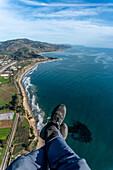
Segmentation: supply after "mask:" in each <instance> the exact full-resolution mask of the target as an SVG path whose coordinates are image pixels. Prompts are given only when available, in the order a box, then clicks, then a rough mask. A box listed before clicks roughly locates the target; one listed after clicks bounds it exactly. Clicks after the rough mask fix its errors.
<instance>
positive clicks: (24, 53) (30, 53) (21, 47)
mask: <svg viewBox="0 0 113 170" xmlns="http://www.w3.org/2000/svg"><path fill="white" fill-rule="evenodd" d="M66 48H70V46H67V45H56V44H49V43H44V42H38V41H32V40H29V39H16V40H9V41H5V42H2V43H0V54H1V55H8V56H9V57H10V58H12V59H14V60H22V59H25V58H43V56H41V55H39V53H42V52H51V51H56V50H62V49H66Z"/></svg>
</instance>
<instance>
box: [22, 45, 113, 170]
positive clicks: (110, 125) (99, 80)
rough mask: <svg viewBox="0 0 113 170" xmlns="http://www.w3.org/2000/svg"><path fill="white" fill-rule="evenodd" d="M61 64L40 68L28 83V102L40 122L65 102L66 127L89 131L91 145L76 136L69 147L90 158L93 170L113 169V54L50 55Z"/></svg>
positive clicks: (77, 50)
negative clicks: (82, 127) (76, 127)
mask: <svg viewBox="0 0 113 170" xmlns="http://www.w3.org/2000/svg"><path fill="white" fill-rule="evenodd" d="M43 55H44V56H49V57H58V58H60V60H58V61H53V62H47V63H44V64H39V66H36V67H35V68H34V69H33V70H31V71H29V72H28V73H27V74H26V75H25V76H24V78H23V83H24V86H25V89H26V91H27V94H28V98H29V103H30V105H31V107H32V111H33V113H34V115H35V116H36V117H37V119H38V120H39V122H38V128H39V129H40V128H41V127H40V126H41V125H42V122H43V119H44V114H46V116H47V117H49V116H50V115H51V112H52V110H53V108H54V107H55V106H56V105H58V104H61V103H64V104H65V105H66V106H67V115H66V119H65V122H66V123H67V125H68V126H71V127H72V126H73V125H74V123H75V122H76V121H79V122H81V123H83V124H84V125H86V126H87V128H88V129H89V130H90V132H91V135H92V141H90V142H87V143H85V142H80V141H78V140H75V139H74V138H73V136H72V134H71V133H69V135H68V138H67V143H68V144H69V146H71V147H72V148H73V150H74V151H75V152H76V153H77V154H78V155H79V156H80V157H83V158H85V159H86V161H87V162H88V164H89V166H90V167H91V169H92V170H112V169H113V49H99V48H87V47H79V46H78V47H76V46H75V47H73V48H71V49H68V50H65V51H62V52H56V53H46V54H43Z"/></svg>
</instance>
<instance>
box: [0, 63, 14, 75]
mask: <svg viewBox="0 0 113 170" xmlns="http://www.w3.org/2000/svg"><path fill="white" fill-rule="evenodd" d="M16 63H17V61H14V62H13V63H11V64H8V65H6V66H4V67H2V68H1V69H0V74H1V73H2V72H4V71H5V70H6V69H7V68H8V67H11V66H12V65H14V64H16Z"/></svg>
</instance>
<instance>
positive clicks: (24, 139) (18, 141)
mask: <svg viewBox="0 0 113 170" xmlns="http://www.w3.org/2000/svg"><path fill="white" fill-rule="evenodd" d="M14 145H15V149H14V152H13V155H17V154H18V153H19V152H20V151H21V150H23V149H27V147H28V145H29V122H28V120H27V119H26V118H25V117H23V116H21V117H20V118H19V121H18V125H17V130H16V133H15V137H14Z"/></svg>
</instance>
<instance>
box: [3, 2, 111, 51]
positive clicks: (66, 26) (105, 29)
mask: <svg viewBox="0 0 113 170" xmlns="http://www.w3.org/2000/svg"><path fill="white" fill-rule="evenodd" d="M16 38H28V39H31V40H35V41H43V42H49V43H56V44H57V43H59V44H72V45H85V46H89V47H104V48H105V47H106V48H113V0H109V1H107V0H95V1H94V0H40V1H38V0H0V41H6V40H11V39H16Z"/></svg>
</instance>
